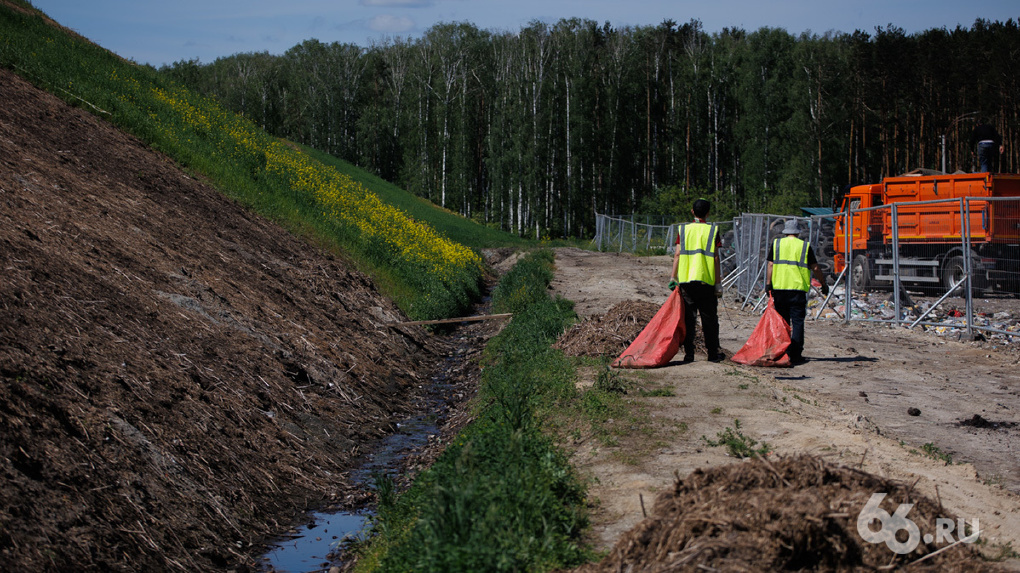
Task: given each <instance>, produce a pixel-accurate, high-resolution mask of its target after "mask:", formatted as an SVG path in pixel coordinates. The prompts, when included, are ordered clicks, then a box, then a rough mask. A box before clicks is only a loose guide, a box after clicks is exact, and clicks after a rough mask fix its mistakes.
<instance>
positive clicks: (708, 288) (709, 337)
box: [680, 282, 719, 358]
mask: <svg viewBox="0 0 1020 573" xmlns="http://www.w3.org/2000/svg"><path fill="white" fill-rule="evenodd" d="M680 294H681V295H683V297H684V328H685V329H686V334H685V336H684V354H686V355H687V356H693V355H694V329H695V328H696V327H697V320H698V315H699V314H700V315H701V331H702V333H704V335H705V348H706V349H707V350H708V357H709V358H711V357H713V356H715V355H716V354H718V353H719V310H718V305H719V301H718V299H716V298H715V286H713V285H708V284H705V283H700V282H693V283H683V284H681V285H680Z"/></svg>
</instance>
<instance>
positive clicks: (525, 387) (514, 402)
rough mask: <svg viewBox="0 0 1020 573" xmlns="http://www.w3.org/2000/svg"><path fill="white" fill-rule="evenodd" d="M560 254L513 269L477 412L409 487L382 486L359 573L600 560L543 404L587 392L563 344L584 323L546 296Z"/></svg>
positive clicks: (541, 567)
mask: <svg viewBox="0 0 1020 573" xmlns="http://www.w3.org/2000/svg"><path fill="white" fill-rule="evenodd" d="M551 260H552V259H551V254H550V253H548V252H547V251H539V252H536V253H532V254H529V255H527V256H525V257H523V258H522V259H521V261H520V262H518V264H517V265H516V266H515V268H514V270H512V271H511V272H510V273H507V275H504V277H503V281H502V282H501V285H500V286H502V287H504V288H498V289H497V291H498V292H499V293H501V294H499V295H498V296H497V295H494V296H493V307H494V308H498V309H507V308H512V309H514V312H515V314H514V317H513V319H512V320H511V322H510V323H509V324H508V325H507V326H506V327H505V328H504V329H503V331H502V332H501V333H500V334H499V335H498V336H496V337H495V338H494V339H493V340H492V341H491V342H490V343H489V345H488V346H487V348H486V351H485V353H484V358H483V363H484V366H485V368H484V370H483V373H482V384H481V389H480V392H479V399H478V400H479V404H478V411H477V414H476V416H475V419H474V421H473V422H472V423H471V424H469V425H468V426H467V427H466V428H464V429H463V430H462V431H461V432H460V434H458V435H457V437H456V438H455V439H454V440H453V441H452V443H450V444H448V445H447V447H446V449H445V450H444V451H443V453H442V455H440V457H439V458H438V459H437V460H436V462H435V463H434V464H433V465H432V467H430V468H429V469H427V470H425V471H424V472H422V473H421V474H419V476H418V477H417V478H416V479H415V481H414V483H413V484H412V485H411V487H410V489H408V490H407V491H406V492H405V493H403V494H401V495H399V496H398V495H393V494H392V490H391V489H381V491H384V492H385V494H384V495H380V500H379V509H378V515H377V517H376V518H375V519H374V520H373V529H372V532H373V534H374V535H373V537H372V538H371V539H370V541H369V542H367V543H366V544H364V545H362V546H361V547H359V548H358V551H359V560H358V566H357V570H358V571H547V570H554V569H562V568H570V567H573V566H576V565H578V564H581V563H583V562H585V561H587V560H589V559H590V558H591V556H592V553H591V552H590V550H589V549H587V548H586V546H585V545H584V543H583V542H582V537H581V535H582V532H583V531H584V529H585V528H586V527H587V524H588V518H587V509H586V497H585V495H586V492H585V487H584V484H583V483H582V482H581V481H580V480H579V479H578V478H577V477H576V476H575V475H574V472H573V470H572V468H571V466H570V464H569V463H568V461H567V459H566V456H565V454H564V453H563V452H562V451H561V450H560V449H559V448H558V447H557V446H556V445H555V443H554V442H553V439H552V438H551V437H550V436H549V435H547V434H546V433H545V432H543V430H542V423H543V416H542V414H541V413H540V412H542V411H544V410H546V409H548V408H550V407H552V404H555V403H557V402H558V401H560V400H562V399H565V398H569V397H571V396H573V395H575V394H576V390H574V386H573V381H574V376H575V373H574V369H573V366H572V364H571V362H570V361H569V360H568V359H567V358H566V357H565V356H563V354H562V353H561V352H559V351H556V350H554V349H553V348H552V347H551V344H552V342H553V341H555V339H556V337H557V336H558V335H559V334H560V333H562V331H563V329H564V328H566V325H567V324H569V322H570V321H571V320H573V319H574V313H573V307H572V304H571V303H569V301H564V300H562V299H557V300H552V299H550V298H549V297H548V295H545V294H544V293H545V288H546V287H547V286H548V280H547V277H548V274H547V271H548V269H549V267H550V265H551ZM532 282H536V283H537V284H531V283H532ZM521 292H525V293H538V292H541V293H543V295H544V296H542V297H535V298H533V299H532V298H529V297H528V296H523V295H522V294H521ZM525 299H528V300H530V302H527V303H524V302H522V301H524V300H525Z"/></svg>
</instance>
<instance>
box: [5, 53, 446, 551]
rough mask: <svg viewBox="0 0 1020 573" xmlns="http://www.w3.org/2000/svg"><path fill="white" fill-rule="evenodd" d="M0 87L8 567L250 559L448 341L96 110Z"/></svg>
mask: <svg viewBox="0 0 1020 573" xmlns="http://www.w3.org/2000/svg"><path fill="white" fill-rule="evenodd" d="M0 101H3V102H4V103H3V105H2V106H0V266H2V279H0V475H2V480H3V483H4V487H3V488H2V490H0V563H3V566H2V567H0V568H3V569H5V570H12V571H13V570H17V571H66V570H78V571H89V570H95V571H100V570H101V571H109V570H122V571H159V570H171V571H173V570H182V571H183V570H186V571H205V570H216V569H221V570H222V569H241V570H244V569H246V568H247V566H248V565H250V564H252V563H254V562H255V558H256V556H257V555H258V554H259V551H260V548H259V547H258V543H259V542H260V541H261V540H262V536H263V535H266V534H271V533H277V532H279V531H280V528H281V527H285V526H286V525H287V524H288V523H290V522H291V521H292V520H293V519H294V518H295V517H296V516H297V515H298V514H299V513H300V512H301V511H302V510H304V509H307V508H311V507H315V506H319V505H321V504H323V503H329V502H341V501H343V499H344V498H345V496H347V495H348V494H349V491H348V488H347V486H346V484H345V478H346V476H345V470H346V468H348V467H349V464H350V460H351V459H352V457H353V456H355V455H356V454H357V453H358V451H359V448H361V447H362V446H363V445H364V444H365V443H366V441H367V440H370V439H373V438H375V437H378V436H380V435H381V434H382V433H384V432H385V431H387V429H388V428H389V427H390V425H391V424H392V423H393V422H394V421H395V420H396V419H397V418H396V416H398V415H399V414H400V413H401V412H405V411H406V410H407V409H408V408H409V404H410V399H411V395H412V391H413V389H414V388H415V387H416V386H417V383H418V382H419V381H421V380H423V379H424V376H425V374H426V368H427V367H428V366H429V365H430V364H431V363H432V362H433V360H434V358H435V356H436V354H437V353H438V352H440V351H441V350H442V349H441V347H440V343H438V342H435V341H433V340H431V339H430V337H428V336H427V335H426V333H425V332H424V331H422V330H420V329H419V328H401V329H399V330H398V329H392V328H385V327H382V326H381V324H383V323H386V322H391V321H395V320H398V319H399V314H400V313H399V311H398V310H397V309H396V308H395V307H394V306H393V305H392V304H391V303H390V302H388V301H387V300H385V299H383V298H382V297H380V295H379V293H378V292H377V291H376V289H375V287H374V286H373V284H372V282H371V280H369V279H368V278H366V277H365V276H364V275H362V274H360V273H358V272H356V271H354V270H352V269H351V267H350V266H349V265H348V264H345V263H344V262H343V261H342V260H340V259H338V258H336V257H334V256H331V255H329V254H327V253H324V252H322V251H321V250H319V249H317V248H313V247H310V246H309V245H308V244H306V243H304V242H302V241H300V240H298V239H296V238H294V237H293V236H292V235H290V234H288V233H287V232H285V231H283V230H281V229H280V228H278V227H277V226H275V225H273V224H271V223H269V222H267V221H265V220H263V219H261V218H259V217H257V216H253V215H251V214H249V213H246V212H245V211H244V210H242V209H240V208H239V207H238V206H237V205H236V204H234V203H233V202H231V201H230V200H227V199H225V198H224V197H223V196H221V195H220V194H219V193H218V192H216V191H215V190H213V189H211V188H210V187H208V186H206V185H203V184H202V183H201V182H200V181H197V180H195V179H193V178H191V177H189V176H187V175H185V174H183V173H182V172H181V171H179V170H178V169H176V168H175V166H174V165H173V164H172V163H171V162H169V161H168V160H167V159H166V158H165V157H163V156H161V155H159V154H156V153H154V152H152V151H151V150H149V149H147V148H145V147H144V146H143V145H141V144H140V143H139V142H138V141H137V140H135V139H133V138H131V137H129V136H126V135H124V134H123V133H121V132H119V131H117V130H115V129H113V128H111V127H110V126H109V125H107V124H105V123H102V122H101V121H98V120H97V119H96V118H95V117H93V116H92V115H89V114H87V113H84V112H82V111H81V110H78V109H75V108H71V107H69V106H67V105H65V104H64V103H62V102H61V101H59V100H57V99H56V98H54V97H51V96H49V95H48V94H45V93H43V92H41V91H39V90H37V89H35V88H34V87H32V86H30V85H29V84H27V83H25V82H24V81H22V80H21V79H20V78H18V77H16V76H14V75H12V74H11V73H9V72H7V71H0Z"/></svg>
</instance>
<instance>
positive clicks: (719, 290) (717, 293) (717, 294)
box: [715, 286, 722, 298]
mask: <svg viewBox="0 0 1020 573" xmlns="http://www.w3.org/2000/svg"><path fill="white" fill-rule="evenodd" d="M715 298H722V287H719V286H717V287H716V289H715Z"/></svg>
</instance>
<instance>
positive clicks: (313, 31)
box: [31, 0, 1020, 67]
mask: <svg viewBox="0 0 1020 573" xmlns="http://www.w3.org/2000/svg"><path fill="white" fill-rule="evenodd" d="M31 2H32V4H33V5H34V6H35V7H36V8H39V9H40V10H42V11H43V12H45V13H46V14H48V15H49V16H50V17H52V18H53V19H55V20H56V21H57V22H59V23H61V24H63V25H64V26H67V27H68V28H71V29H73V30H75V31H77V32H78V33H79V34H81V35H83V36H85V37H87V38H89V39H90V40H92V41H93V42H96V43H97V44H99V45H100V46H103V47H104V48H107V49H109V50H112V51H114V52H116V53H117V54H119V55H120V56H122V57H125V58H128V59H131V60H134V61H136V62H139V63H146V64H152V65H154V66H157V67H158V66H161V65H163V64H170V63H173V62H175V61H179V60H191V59H196V58H197V59H198V60H200V61H201V62H202V63H210V62H212V61H213V60H215V59H216V58H219V57H223V56H229V55H231V54H236V53H238V52H263V51H266V52H269V53H271V54H281V53H283V52H285V51H286V50H287V49H289V48H291V47H292V46H294V45H296V44H299V43H301V42H302V41H304V40H307V39H310V38H315V39H318V40H320V41H323V42H327V43H328V42H344V43H352V44H358V45H361V46H368V45H370V43H371V42H373V41H382V40H384V39H385V38H387V37H395V36H400V37H404V38H416V37H420V36H421V34H422V33H423V32H424V31H425V30H427V29H428V28H429V27H431V26H432V25H434V24H436V23H439V22H470V23H472V24H474V25H475V26H477V27H479V28H482V29H487V30H510V31H516V30H519V29H520V28H521V27H522V26H525V25H527V24H528V22H530V21H533V20H541V21H545V22H548V23H550V24H552V23H555V22H557V21H559V20H560V19H562V18H571V17H578V18H587V19H591V20H595V21H598V22H600V23H602V22H606V21H608V22H611V23H612V24H613V25H614V26H617V27H623V26H644V25H656V24H659V23H661V22H662V21H663V20H665V19H667V18H668V19H672V20H674V21H676V22H678V23H685V22H688V21H690V20H691V19H697V20H700V21H701V22H702V24H703V25H704V28H705V30H706V31H707V32H710V33H713V32H718V31H720V30H722V29H723V28H725V27H735V28H743V29H745V30H748V31H751V30H756V29H758V28H760V27H762V26H769V27H774V28H784V29H786V30H787V31H789V32H790V33H793V34H800V33H801V32H805V31H811V32H813V33H816V34H823V33H825V32H826V31H830V30H834V31H841V32H853V31H854V30H863V31H865V32H869V33H872V32H874V31H875V28H876V27H878V26H882V27H885V26H888V25H889V24H892V25H894V26H898V27H900V28H903V29H904V30H905V31H906V32H907V33H913V32H919V31H923V30H927V29H930V28H942V27H945V28H949V29H952V28H955V27H956V26H957V25H960V26H963V27H965V28H969V27H970V26H971V25H972V24H973V23H974V20H975V19H977V18H984V19H986V20H998V21H1002V22H1004V21H1006V20H1009V19H1013V20H1014V21H1016V20H1018V19H1020V2H1018V1H1017V0H982V1H979V2H967V1H963V0H774V1H769V0H698V1H696V2H695V1H691V0H511V1H506V0H168V1H156V0H31Z"/></svg>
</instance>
